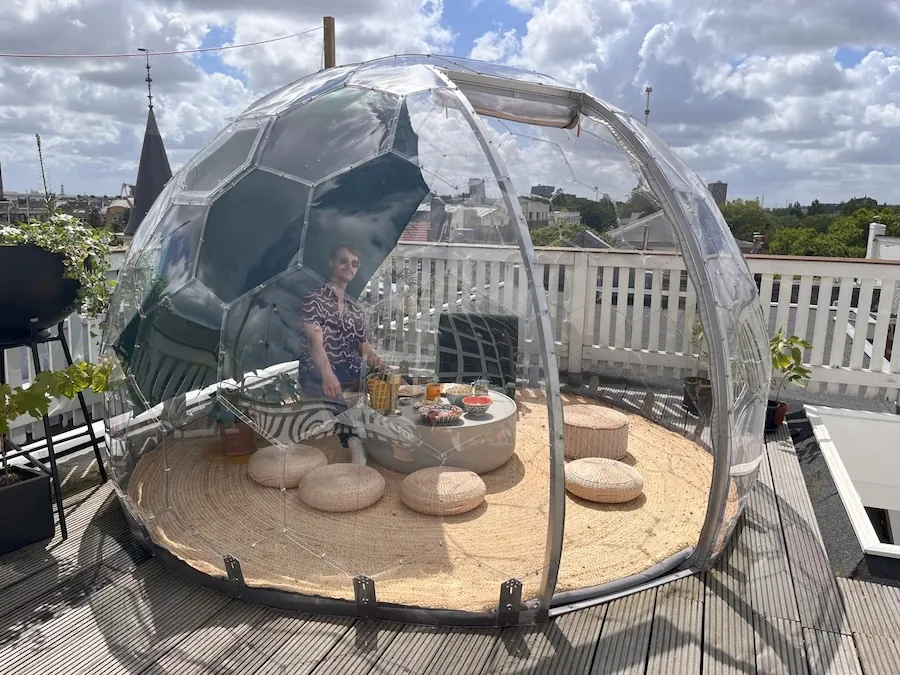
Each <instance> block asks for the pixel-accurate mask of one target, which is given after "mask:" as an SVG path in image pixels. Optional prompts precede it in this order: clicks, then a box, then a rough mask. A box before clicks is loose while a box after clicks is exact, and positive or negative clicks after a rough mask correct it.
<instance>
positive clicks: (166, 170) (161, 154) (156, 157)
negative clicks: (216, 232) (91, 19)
mask: <svg viewBox="0 0 900 675" xmlns="http://www.w3.org/2000/svg"><path fill="white" fill-rule="evenodd" d="M139 51H142V52H145V53H146V54H147V65H146V68H147V78H146V82H147V100H148V102H149V105H148V111H147V127H146V129H145V130H144V145H143V147H142V148H141V161H140V164H139V165H138V175H137V182H136V183H135V186H134V206H132V208H131V217H130V218H129V219H128V224H127V225H126V226H125V233H124V234H125V236H127V237H133V236H134V233H135V232H137V229H138V226H139V225H140V224H141V221H142V220H143V219H144V216H146V215H147V212H148V211H149V210H150V207H151V206H153V202H155V201H156V198H157V197H158V196H159V193H160V192H162V189H163V187H164V186H165V184H166V183H168V182H169V180H170V179H171V178H172V169H171V168H170V166H169V158H168V156H167V155H166V148H165V145H163V140H162V136H161V135H160V133H159V126H157V124H156V114H155V113H154V112H153V90H152V88H151V84H152V82H153V79H152V78H151V77H150V53H149V50H147V49H140V50H139Z"/></svg>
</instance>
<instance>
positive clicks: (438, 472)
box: [400, 466, 487, 516]
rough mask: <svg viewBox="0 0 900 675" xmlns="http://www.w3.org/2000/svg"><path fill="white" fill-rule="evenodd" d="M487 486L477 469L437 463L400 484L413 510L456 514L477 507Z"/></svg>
mask: <svg viewBox="0 0 900 675" xmlns="http://www.w3.org/2000/svg"><path fill="white" fill-rule="evenodd" d="M485 494H487V487H486V486H485V484H484V481H483V480H482V479H481V476H479V475H478V474H477V473H475V472H474V471H467V470H466V469H459V468H456V467H450V466H434V467H430V468H428V469H420V470H418V471H414V472H413V473H411V474H409V475H408V476H407V477H406V478H404V479H403V482H402V483H401V484H400V499H402V500H403V503H404V504H406V505H407V506H408V507H409V508H411V509H412V510H413V511H418V512H419V513H425V514H428V515H430V516H454V515H458V514H460V513H466V512H468V511H471V510H472V509H474V508H477V507H478V506H480V505H481V503H482V502H483V501H484V496H485Z"/></svg>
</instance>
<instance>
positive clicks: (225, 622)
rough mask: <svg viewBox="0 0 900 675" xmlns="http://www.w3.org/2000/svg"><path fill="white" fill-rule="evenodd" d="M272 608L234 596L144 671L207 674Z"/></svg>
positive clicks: (158, 674) (148, 673)
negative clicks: (237, 598)
mask: <svg viewBox="0 0 900 675" xmlns="http://www.w3.org/2000/svg"><path fill="white" fill-rule="evenodd" d="M269 613H270V610H268V609H266V608H264V607H260V606H258V605H251V604H249V603H246V602H243V601H241V600H232V601H231V602H229V603H227V604H225V605H224V606H223V607H222V609H221V610H220V611H219V612H217V613H215V614H213V615H212V616H210V617H209V618H207V620H206V621H205V622H204V623H203V624H202V625H200V626H199V627H198V628H197V629H196V630H194V631H192V632H191V633H189V634H187V635H186V636H185V638H184V639H183V640H181V641H180V642H177V643H176V644H174V645H173V646H172V648H171V649H170V650H169V651H168V652H166V653H165V654H162V655H161V656H160V657H159V659H158V660H157V661H155V662H154V663H151V664H150V665H149V667H148V668H147V669H146V670H142V671H141V673H142V675H204V674H205V673H209V672H210V671H214V670H215V669H216V667H217V665H218V664H219V663H220V662H221V661H222V660H223V659H224V658H225V657H226V656H228V655H229V654H230V653H232V652H233V651H234V650H235V649H236V648H237V647H239V646H240V645H243V644H244V640H245V638H246V636H247V635H248V634H249V633H250V631H252V630H253V629H254V628H256V627H257V626H258V625H259V623H260V622H261V621H262V619H263V617H265V616H267V615H268V614H269Z"/></svg>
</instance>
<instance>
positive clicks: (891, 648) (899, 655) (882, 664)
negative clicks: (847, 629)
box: [853, 634, 900, 675]
mask: <svg viewBox="0 0 900 675" xmlns="http://www.w3.org/2000/svg"><path fill="white" fill-rule="evenodd" d="M853 640H854V642H855V644H856V651H857V654H858V655H859V662H860V664H862V669H863V672H864V673H865V674H866V675H897V673H900V639H895V638H888V637H878V636H875V635H862V634H860V635H855V636H854V637H853Z"/></svg>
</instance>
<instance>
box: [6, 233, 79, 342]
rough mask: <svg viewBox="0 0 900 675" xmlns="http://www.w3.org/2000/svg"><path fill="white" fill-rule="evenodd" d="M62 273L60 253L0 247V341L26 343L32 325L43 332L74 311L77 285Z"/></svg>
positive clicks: (22, 247) (34, 247) (35, 248)
mask: <svg viewBox="0 0 900 675" xmlns="http://www.w3.org/2000/svg"><path fill="white" fill-rule="evenodd" d="M65 272H66V270H65V266H64V265H63V256H62V255H61V254H59V253H51V252H50V251H47V250H45V249H42V248H40V247H39V246H35V245H33V244H27V245H24V246H0V338H2V339H5V340H15V339H19V338H23V339H27V338H28V337H29V336H30V335H31V325H32V323H34V324H35V329H36V330H38V331H42V330H45V329H47V328H50V327H51V326H55V325H57V324H58V323H59V322H60V321H62V320H63V319H65V318H66V317H67V316H69V314H71V313H72V311H74V309H75V307H76V305H77V302H78V291H79V290H80V284H79V282H78V281H76V280H75V279H66V278H65V277H64V276H63V275H64V274H65ZM32 319H34V321H32Z"/></svg>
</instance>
